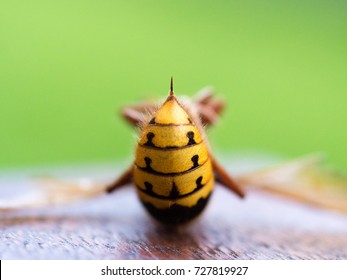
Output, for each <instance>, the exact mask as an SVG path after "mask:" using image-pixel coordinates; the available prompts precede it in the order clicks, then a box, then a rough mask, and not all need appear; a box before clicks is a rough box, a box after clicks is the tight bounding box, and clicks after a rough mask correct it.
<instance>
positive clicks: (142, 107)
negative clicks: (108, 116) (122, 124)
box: [121, 102, 155, 126]
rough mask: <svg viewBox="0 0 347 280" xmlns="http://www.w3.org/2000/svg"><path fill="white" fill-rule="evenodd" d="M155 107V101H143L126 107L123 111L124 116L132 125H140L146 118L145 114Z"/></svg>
mask: <svg viewBox="0 0 347 280" xmlns="http://www.w3.org/2000/svg"><path fill="white" fill-rule="evenodd" d="M154 109H155V104H154V103H153V102H143V103H140V104H137V105H134V106H127V107H124V108H123V109H122V111H121V115H122V116H123V118H124V119H125V120H126V121H127V122H128V123H130V124H131V125H134V126H138V125H139V124H140V123H141V122H142V121H143V119H144V115H145V114H147V113H148V112H150V111H153V110H154Z"/></svg>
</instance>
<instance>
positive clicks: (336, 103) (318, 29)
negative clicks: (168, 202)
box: [0, 0, 347, 170]
mask: <svg viewBox="0 0 347 280" xmlns="http://www.w3.org/2000/svg"><path fill="white" fill-rule="evenodd" d="M171 75H173V76H174V79H175V91H176V93H177V94H188V95H192V94H194V93H195V92H196V91H197V90H199V89H200V88H201V87H204V86H206V85H212V86H214V88H215V89H216V90H217V91H218V92H220V96H221V97H224V98H225V99H227V101H228V104H229V108H228V110H227V111H226V112H225V114H224V117H223V119H222V120H221V122H220V123H219V125H218V126H217V127H216V128H214V129H213V130H212V131H211V133H210V136H211V138H212V139H213V141H212V142H213V146H214V147H216V148H217V149H218V150H219V151H228V152H240V151H241V152H242V151H245V152H247V151H250V153H252V152H254V153H257V152H264V153H270V154H280V155H283V156H285V157H288V158H289V157H297V156H300V155H304V154H307V153H312V152H316V151H319V152H323V153H325V154H326V155H327V156H328V161H329V163H330V164H332V165H334V166H337V167H339V168H341V169H344V170H347V156H346V152H347V149H346V140H347V129H346V120H347V2H346V1H344V0H343V1H307V0H300V1H297V0H292V1H247V0H239V1H221V0H220V1H218V0H214V1H183V0H175V1H129V0H126V1H125V0H124V1H111V0H98V1H96V0H84V1H82V0H59V1H58V0H56V1H50V0H31V1H26V0H11V1H9V0H2V1H1V2H0V117H1V118H0V128H1V135H0V167H1V168H9V167H18V166H35V165H41V166H42V165H50V164H67V163H78V162H93V161H104V160H118V159H119V160H120V159H124V158H127V157H129V156H130V154H131V152H132V149H133V147H134V143H135V141H134V137H133V131H132V129H131V128H129V127H128V126H127V125H126V124H125V123H124V122H123V121H122V120H121V118H119V117H118V115H117V112H118V110H119V108H120V107H121V106H123V105H125V104H132V103H133V102H136V101H138V100H142V99H145V98H148V97H152V98H158V97H159V98H160V97H163V96H165V95H166V94H167V93H168V85H169V79H170V76H171Z"/></svg>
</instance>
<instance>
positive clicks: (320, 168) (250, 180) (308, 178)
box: [237, 155, 347, 212]
mask: <svg viewBox="0 0 347 280" xmlns="http://www.w3.org/2000/svg"><path fill="white" fill-rule="evenodd" d="M322 163H323V159H322V157H321V156H316V155H315V156H307V157H304V158H300V159H296V160H293V161H289V162H286V163H282V164H280V165H277V166H274V167H270V168H266V169H263V170H259V171H255V172H252V173H249V174H247V175H244V176H242V177H239V178H238V180H237V182H238V183H239V184H241V185H244V186H247V188H248V189H249V190H252V191H253V190H257V191H264V192H269V193H275V194H279V195H282V196H285V197H288V198H290V199H294V200H297V201H300V202H303V203H307V204H312V205H316V206H319V207H324V208H329V209H334V210H338V211H342V212H347V176H346V175H344V174H340V173H338V172H336V171H334V170H331V169H328V168H327V167H324V165H323V164H322Z"/></svg>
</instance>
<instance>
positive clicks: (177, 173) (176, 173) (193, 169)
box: [135, 156, 210, 176]
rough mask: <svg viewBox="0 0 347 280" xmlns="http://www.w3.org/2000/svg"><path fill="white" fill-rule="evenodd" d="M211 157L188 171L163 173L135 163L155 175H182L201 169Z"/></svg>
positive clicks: (139, 167)
mask: <svg viewBox="0 0 347 280" xmlns="http://www.w3.org/2000/svg"><path fill="white" fill-rule="evenodd" d="M209 159H210V158H209V157H208V156H207V159H206V160H205V161H204V162H203V163H202V164H200V165H198V166H197V167H193V168H190V169H188V170H186V171H182V172H174V173H162V172H158V171H155V170H153V169H152V170H148V169H146V167H141V166H138V165H137V164H136V163H135V166H136V167H137V168H138V169H140V170H142V171H144V172H146V173H149V174H154V175H160V176H180V175H184V174H187V173H189V172H192V171H195V170H196V169H199V168H200V167H201V166H203V165H204V164H205V163H206V162H208V160H209Z"/></svg>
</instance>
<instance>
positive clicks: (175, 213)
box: [141, 193, 211, 224]
mask: <svg viewBox="0 0 347 280" xmlns="http://www.w3.org/2000/svg"><path fill="white" fill-rule="evenodd" d="M210 196H211V193H210V194H209V195H208V196H207V197H206V198H200V199H199V200H198V201H197V203H196V204H195V205H194V206H192V207H186V206H182V205H179V204H173V205H172V206H171V207H170V208H165V209H160V208H157V207H155V206H154V205H153V204H151V203H149V202H144V201H142V200H141V202H142V204H143V205H144V206H145V207H146V208H147V210H148V212H149V213H150V214H151V215H152V216H153V217H154V218H156V219H157V220H158V221H160V222H162V223H166V224H180V223H186V222H188V221H190V220H192V219H193V218H195V217H196V216H198V215H199V214H200V213H201V211H202V210H203V209H204V208H205V206H206V204H207V202H208V200H209V198H210Z"/></svg>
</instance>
